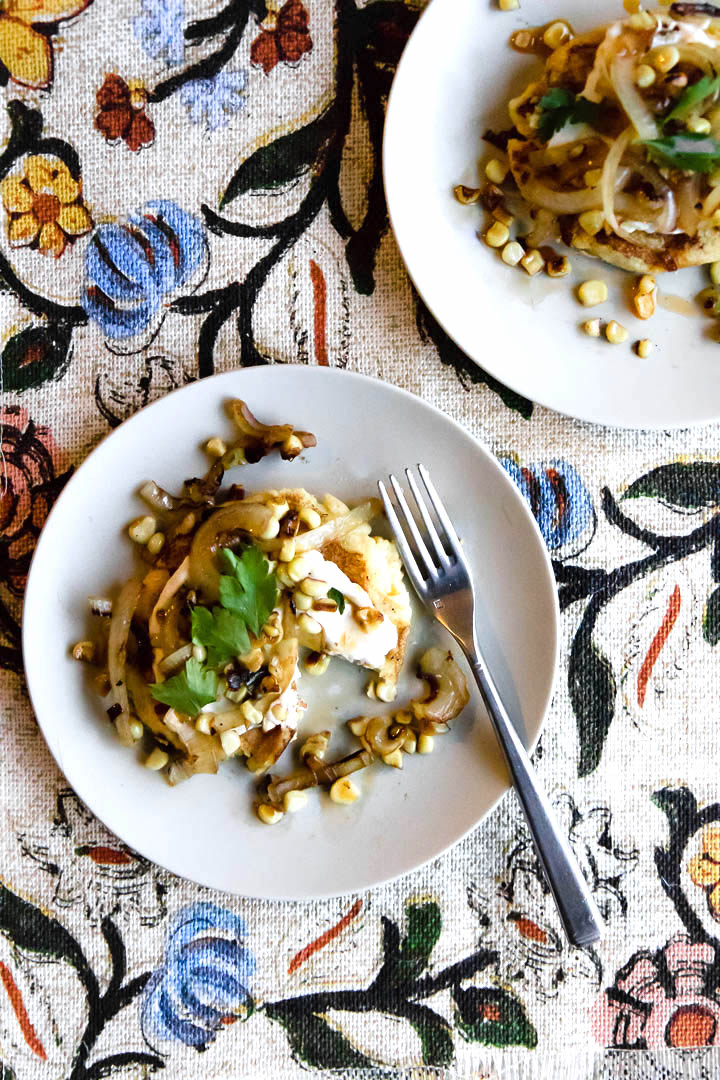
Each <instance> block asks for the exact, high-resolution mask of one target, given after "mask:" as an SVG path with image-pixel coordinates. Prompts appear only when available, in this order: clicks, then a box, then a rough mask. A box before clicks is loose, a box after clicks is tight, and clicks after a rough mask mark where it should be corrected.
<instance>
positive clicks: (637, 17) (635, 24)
mask: <svg viewBox="0 0 720 1080" xmlns="http://www.w3.org/2000/svg"><path fill="white" fill-rule="evenodd" d="M628 23H629V24H630V26H632V28H633V30H654V29H655V28H656V26H657V23H656V22H655V19H654V18H653V17H652V15H651V14H650V12H649V11H636V12H635V14H634V15H631V16H630V18H629V19H628Z"/></svg>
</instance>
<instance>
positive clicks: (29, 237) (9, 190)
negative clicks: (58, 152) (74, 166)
mask: <svg viewBox="0 0 720 1080" xmlns="http://www.w3.org/2000/svg"><path fill="white" fill-rule="evenodd" d="M81 192H82V182H81V180H80V179H79V178H78V179H77V180H76V179H75V178H74V177H73V176H72V175H71V173H70V170H69V169H68V167H67V165H66V164H65V162H64V161H61V160H60V159H59V158H49V157H43V156H42V155H40V154H30V155H29V156H28V157H27V158H26V159H25V168H24V171H23V172H22V173H16V174H14V175H11V176H6V177H5V179H4V180H3V181H2V183H1V184H0V198H1V199H2V204H3V206H4V208H5V210H6V211H7V213H8V215H9V217H8V223H7V235H8V239H9V241H10V244H11V246H12V247H28V246H29V245H31V244H33V245H36V247H37V250H38V251H40V252H41V253H42V254H43V255H53V256H55V258H56V259H57V258H59V257H60V256H61V255H62V253H63V252H64V251H65V249H66V248H67V246H68V244H73V243H74V242H75V240H76V239H77V238H78V237H79V236H83V235H84V234H85V233H87V232H89V231H90V229H91V228H92V225H93V221H92V218H91V217H90V214H89V213H88V210H87V207H86V206H85V203H84V202H83V200H82V197H81Z"/></svg>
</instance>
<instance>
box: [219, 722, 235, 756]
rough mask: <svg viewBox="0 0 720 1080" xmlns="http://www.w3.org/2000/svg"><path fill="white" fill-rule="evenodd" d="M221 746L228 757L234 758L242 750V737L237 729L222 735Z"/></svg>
mask: <svg viewBox="0 0 720 1080" xmlns="http://www.w3.org/2000/svg"><path fill="white" fill-rule="evenodd" d="M220 745H221V746H222V748H223V752H224V754H225V756H226V757H232V756H233V754H237V752H238V750H239V749H240V736H239V735H238V733H237V731H236V730H235V728H230V729H229V730H228V731H223V732H222V733H221V735H220Z"/></svg>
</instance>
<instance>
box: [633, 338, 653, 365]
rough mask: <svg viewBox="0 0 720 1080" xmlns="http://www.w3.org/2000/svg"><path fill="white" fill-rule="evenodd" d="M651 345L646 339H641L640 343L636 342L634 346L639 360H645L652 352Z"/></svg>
mask: <svg viewBox="0 0 720 1080" xmlns="http://www.w3.org/2000/svg"><path fill="white" fill-rule="evenodd" d="M652 347H653V343H652V341H650V340H649V339H648V338H643V339H642V341H638V342H637V344H636V345H635V352H636V353H637V354H638V356H639V357H640V359H641V360H647V358H648V356H649V355H650V353H651V352H652Z"/></svg>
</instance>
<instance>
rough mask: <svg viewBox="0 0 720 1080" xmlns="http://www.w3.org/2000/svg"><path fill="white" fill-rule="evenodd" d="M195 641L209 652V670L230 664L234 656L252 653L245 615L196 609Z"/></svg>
mask: <svg viewBox="0 0 720 1080" xmlns="http://www.w3.org/2000/svg"><path fill="white" fill-rule="evenodd" d="M192 639H193V642H194V643H195V644H196V645H203V646H204V647H205V649H207V662H208V664H209V665H210V667H219V666H220V665H221V664H227V662H228V660H231V659H232V658H233V657H234V656H243V655H244V654H245V653H248V652H250V636H249V634H248V631H247V626H246V625H245V620H244V619H243V617H242V615H238V614H237V613H236V612H234V611H228V610H227V609H226V608H221V607H214V608H213V609H212V611H210V610H209V609H208V608H204V607H196V608H193V613H192Z"/></svg>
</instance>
